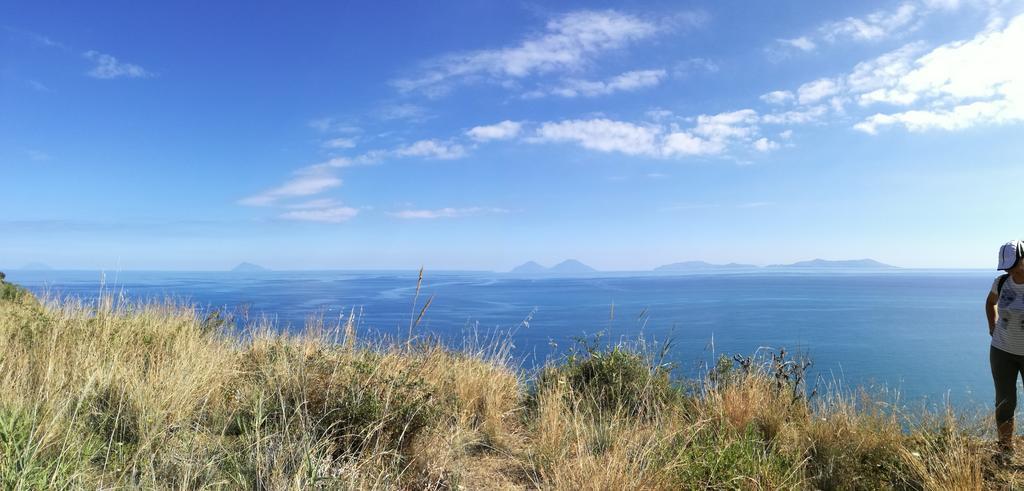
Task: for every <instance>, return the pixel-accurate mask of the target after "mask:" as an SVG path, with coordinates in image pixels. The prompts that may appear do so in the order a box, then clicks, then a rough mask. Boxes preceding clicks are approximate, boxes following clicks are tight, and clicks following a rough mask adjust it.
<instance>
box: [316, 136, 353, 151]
mask: <svg viewBox="0 0 1024 491" xmlns="http://www.w3.org/2000/svg"><path fill="white" fill-rule="evenodd" d="M322 146H323V147H324V148H335V149H337V148H353V147H355V146H356V139H355V138H331V139H330V140H327V141H325V142H323V144H322Z"/></svg>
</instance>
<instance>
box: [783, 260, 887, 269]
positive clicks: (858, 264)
mask: <svg viewBox="0 0 1024 491" xmlns="http://www.w3.org/2000/svg"><path fill="white" fill-rule="evenodd" d="M768 267H769V268H841V269H897V268H896V266H892V265H889V264H885V263H882V262H878V261H875V260H874V259H847V260H842V261H829V260H827V259H812V260H810V261H800V262H795V263H793V264H773V265H771V266H768Z"/></svg>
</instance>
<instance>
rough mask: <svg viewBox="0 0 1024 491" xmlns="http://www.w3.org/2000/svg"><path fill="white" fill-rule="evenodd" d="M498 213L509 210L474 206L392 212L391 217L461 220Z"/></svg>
mask: <svg viewBox="0 0 1024 491" xmlns="http://www.w3.org/2000/svg"><path fill="white" fill-rule="evenodd" d="M496 213H508V210H506V209H504V208H485V207H476V206H474V207H470V208H439V209H435V210H415V209H410V210H400V211H395V212H391V213H389V215H391V216H393V217H396V218H402V219H406V220H416V219H420V220H424V219H425V220H431V219H436V218H460V217H468V216H476V215H489V214H496Z"/></svg>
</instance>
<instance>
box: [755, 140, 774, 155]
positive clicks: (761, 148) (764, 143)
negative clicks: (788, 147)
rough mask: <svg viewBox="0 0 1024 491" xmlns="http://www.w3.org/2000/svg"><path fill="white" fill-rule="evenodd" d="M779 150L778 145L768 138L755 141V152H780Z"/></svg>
mask: <svg viewBox="0 0 1024 491" xmlns="http://www.w3.org/2000/svg"><path fill="white" fill-rule="evenodd" d="M778 148H779V144H778V143H776V142H773V141H771V140H769V139H767V138H759V139H757V140H755V141H754V150H757V151H758V152H770V151H772V150H778Z"/></svg>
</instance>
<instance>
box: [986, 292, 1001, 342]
mask: <svg viewBox="0 0 1024 491" xmlns="http://www.w3.org/2000/svg"><path fill="white" fill-rule="evenodd" d="M997 301H999V297H998V296H996V294H995V293H989V294H988V298H986V299H985V317H988V335H989V336H991V335H992V333H993V332H995V330H996V317H997V315H998V312H997V310H996V302H997Z"/></svg>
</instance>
